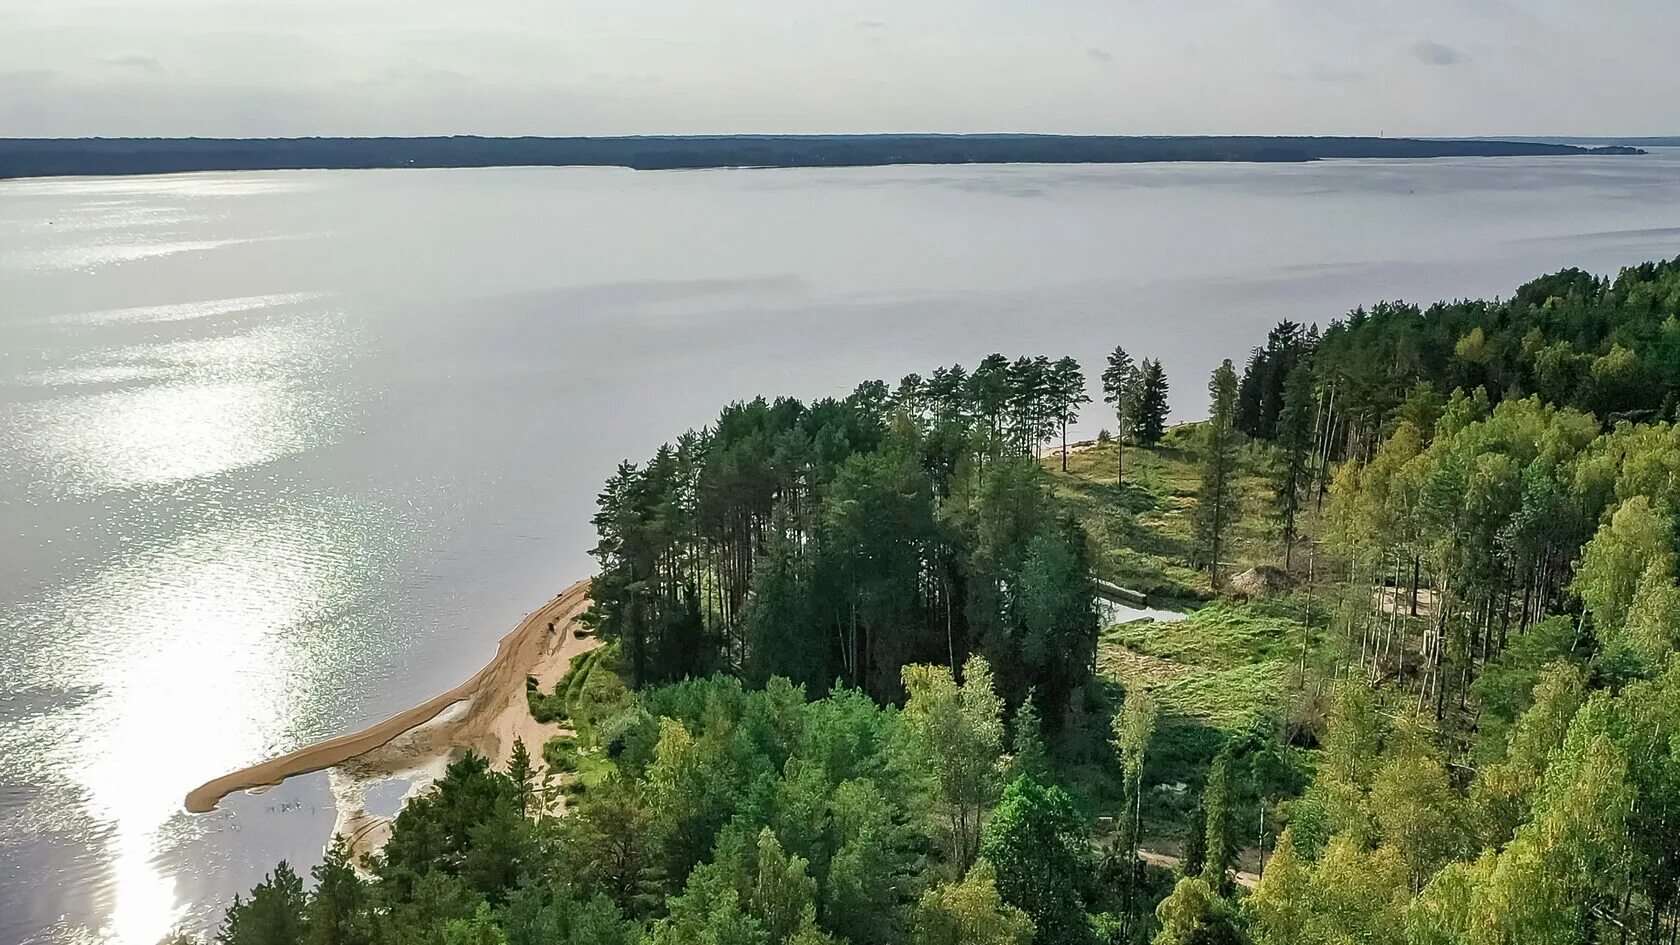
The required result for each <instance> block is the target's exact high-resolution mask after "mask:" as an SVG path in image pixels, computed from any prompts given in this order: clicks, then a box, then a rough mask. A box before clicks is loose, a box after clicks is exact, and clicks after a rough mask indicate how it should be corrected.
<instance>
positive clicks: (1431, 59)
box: [1412, 39, 1470, 66]
mask: <svg viewBox="0 0 1680 945" xmlns="http://www.w3.org/2000/svg"><path fill="white" fill-rule="evenodd" d="M1412 55H1413V56H1414V57H1415V58H1416V59H1417V60H1418V61H1419V62H1425V63H1428V64H1429V65H1432V66H1456V65H1459V64H1461V63H1465V62H1469V61H1470V57H1469V56H1466V55H1465V54H1463V53H1461V52H1459V51H1458V50H1456V49H1454V48H1452V47H1451V46H1443V45H1441V44H1440V43H1437V42H1435V41H1434V40H1432V39H1420V40H1418V41H1417V42H1416V43H1414V44H1413V45H1412Z"/></svg>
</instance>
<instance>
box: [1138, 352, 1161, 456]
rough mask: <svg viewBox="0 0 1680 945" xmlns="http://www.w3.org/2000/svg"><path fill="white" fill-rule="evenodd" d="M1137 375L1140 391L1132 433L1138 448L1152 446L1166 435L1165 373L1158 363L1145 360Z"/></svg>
mask: <svg viewBox="0 0 1680 945" xmlns="http://www.w3.org/2000/svg"><path fill="white" fill-rule="evenodd" d="M1138 374H1139V385H1140V388H1141V390H1140V393H1139V395H1138V409H1137V425H1136V426H1135V427H1133V431H1134V432H1135V434H1136V436H1137V442H1138V445H1139V446H1154V445H1155V444H1156V443H1159V442H1161V437H1163V436H1166V434H1167V372H1166V370H1165V369H1163V368H1162V367H1161V362H1160V361H1158V360H1150V359H1148V358H1145V359H1144V360H1143V366H1142V367H1141V368H1139V369H1138Z"/></svg>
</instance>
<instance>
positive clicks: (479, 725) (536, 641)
mask: <svg viewBox="0 0 1680 945" xmlns="http://www.w3.org/2000/svg"><path fill="white" fill-rule="evenodd" d="M588 607H589V581H588V580H583V581H578V582H577V583H576V584H573V585H572V586H571V587H568V588H566V589H565V590H564V591H562V592H561V593H560V594H559V595H558V596H556V597H555V598H554V599H553V600H550V601H549V602H548V603H546V604H544V605H543V606H542V607H539V608H538V609H536V610H534V611H532V612H531V613H530V614H528V615H526V617H525V619H524V620H522V621H520V623H519V626H517V627H515V628H514V629H513V632H511V633H509V634H508V635H507V636H505V637H503V638H502V641H501V643H500V645H498V646H497V648H496V655H495V657H494V658H492V659H491V660H490V662H489V664H488V665H486V666H485V667H484V668H483V669H481V670H479V671H478V672H477V673H476V674H474V676H473V677H472V678H471V679H469V680H467V681H466V682H464V683H462V684H461V685H459V686H457V687H455V688H454V689H451V690H449V691H448V692H446V693H443V694H442V695H440V696H438V697H437V698H435V699H431V700H428V701H427V702H425V703H423V704H421V705H417V706H415V707H414V708H412V709H409V710H407V711H405V712H400V713H398V714H396V715H394V716H392V717H391V718H388V719H386V720H385V721H383V722H380V723H378V724H376V725H373V726H370V727H368V728H365V729H362V730H361V731H359V732H352V733H350V734H348V735H340V736H338V737H337V738H330V739H328V740H326V741H324V742H320V743H318V744H315V745H310V746H308V747H307V748H301V749H299V750H297V751H294V752H290V753H288V754H284V755H281V756H279V757H278V758H271V759H269V760H268V761H264V762H260V763H258V764H255V765H252V766H251V767H249V768H243V769H241V770H239V771H235V772H233V773H231V774H226V775H223V776H222V777H219V778H216V779H215V780H213V781H209V782H207V783H205V784H203V785H200V786H199V787H197V788H194V789H193V790H192V792H191V793H189V794H188V795H187V799H186V808H187V810H188V811H190V812H192V813H195V814H203V813H208V812H209V811H213V810H215V809H216V805H217V804H218V803H219V802H220V801H221V799H222V798H224V797H226V796H228V795H229V794H232V793H233V792H235V791H251V790H258V789H262V788H267V787H272V786H274V785H276V784H279V783H280V782H282V781H284V780H286V779H287V778H291V777H296V776H298V775H300V774H310V773H312V772H316V771H324V770H326V769H328V768H338V767H343V768H345V769H346V772H347V773H349V774H351V775H352V776H354V777H356V778H359V779H372V778H377V777H381V776H386V777H388V776H391V775H395V774H398V773H401V772H404V771H413V770H418V769H422V768H425V767H427V766H428V765H429V764H432V763H435V762H437V761H439V760H445V759H447V758H449V757H451V756H453V755H455V754H459V753H461V752H465V751H475V752H478V753H480V754H483V755H485V756H487V757H489V758H490V759H492V760H493V761H495V762H497V763H502V762H505V761H506V759H507V755H508V753H509V752H510V751H511V750H512V748H513V742H514V740H515V739H516V738H518V739H522V740H524V742H525V743H526V745H527V747H528V748H529V749H530V750H531V752H532V754H536V753H537V752H538V751H539V750H540V749H541V747H542V743H543V741H544V740H546V739H547V738H548V736H550V735H552V734H555V733H557V732H558V731H559V728H558V727H557V726H553V725H543V724H541V723H539V722H537V720H536V719H534V718H532V717H531V712H530V709H529V707H528V705H527V702H526V696H525V680H526V678H527V677H529V676H535V677H536V678H537V681H538V683H539V684H541V685H543V686H545V687H546V686H551V685H553V684H554V682H555V681H556V680H558V679H559V678H560V676H562V675H563V674H564V673H565V671H566V666H567V664H568V663H570V662H571V660H572V658H573V657H575V656H577V655H578V654H580V653H583V652H585V651H587V650H589V649H592V648H593V647H594V646H595V645H596V644H597V641H596V640H594V639H593V638H590V637H584V636H580V635H579V634H578V632H577V631H578V628H579V623H578V621H579V618H581V617H582V616H583V612H584V611H585V610H587V609H588ZM452 706H458V708H456V709H455V710H454V711H451V712H448V713H447V714H445V710H447V709H450V707H452Z"/></svg>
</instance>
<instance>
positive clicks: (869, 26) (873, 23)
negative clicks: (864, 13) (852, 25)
mask: <svg viewBox="0 0 1680 945" xmlns="http://www.w3.org/2000/svg"><path fill="white" fill-rule="evenodd" d="M857 28H858V29H860V30H884V29H886V28H887V24H885V23H883V22H881V21H880V20H858V21H857Z"/></svg>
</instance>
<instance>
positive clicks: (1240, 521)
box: [216, 260, 1680, 945]
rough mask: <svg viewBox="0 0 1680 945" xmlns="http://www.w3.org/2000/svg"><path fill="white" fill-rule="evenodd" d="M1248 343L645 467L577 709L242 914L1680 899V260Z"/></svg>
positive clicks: (1228, 929) (481, 926)
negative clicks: (1181, 364)
mask: <svg viewBox="0 0 1680 945" xmlns="http://www.w3.org/2000/svg"><path fill="white" fill-rule="evenodd" d="M1243 365H1244V366H1243V367H1242V369H1240V370H1239V369H1238V367H1237V363H1236V362H1234V361H1230V360H1228V361H1225V362H1224V363H1222V364H1221V365H1219V367H1218V368H1217V369H1216V370H1215V371H1214V372H1213V374H1212V376H1211V377H1210V378H1209V380H1208V382H1207V390H1208V405H1209V409H1208V416H1207V417H1206V419H1204V420H1201V421H1198V422H1196V423H1193V424H1184V425H1179V426H1174V427H1169V426H1168V425H1167V423H1166V410H1165V403H1166V398H1165V391H1166V384H1167V379H1166V377H1165V373H1164V371H1162V369H1161V367H1160V364H1159V362H1157V361H1152V360H1148V359H1145V360H1144V361H1142V362H1140V363H1134V362H1133V359H1132V357H1131V356H1130V355H1129V354H1128V353H1127V352H1126V351H1125V350H1124V349H1123V348H1116V349H1114V351H1113V353H1112V354H1111V355H1110V356H1109V358H1108V360H1107V362H1106V364H1105V365H1104V369H1103V370H1102V371H1101V376H1100V379H1099V380H1098V383H1097V384H1096V385H1094V387H1095V389H1093V390H1090V391H1089V392H1088V391H1087V384H1086V381H1085V378H1084V374H1083V370H1082V368H1081V365H1079V364H1078V363H1077V362H1076V361H1074V360H1073V359H1071V358H1063V359H1060V360H1052V359H1050V358H1047V357H1020V358H1015V359H1010V358H1007V357H1004V356H1001V355H994V356H992V357H990V358H987V359H986V360H984V361H982V362H981V363H979V364H978V365H976V366H974V367H973V368H972V369H964V368H962V367H960V366H953V367H946V368H939V369H937V370H934V371H932V372H931V373H930V374H929V375H927V376H926V377H921V376H917V375H912V376H910V377H906V378H904V379H903V380H902V381H901V382H899V383H898V384H897V385H896V386H889V385H888V384H885V383H882V382H870V383H866V384H863V385H861V386H859V387H858V388H857V389H856V391H854V392H853V393H852V394H851V395H849V396H848V397H846V398H844V399H833V400H821V401H817V402H815V403H811V404H802V403H799V402H797V401H793V400H787V399H780V400H775V401H767V400H755V401H751V402H747V403H741V404H734V405H731V406H729V407H727V408H726V409H725V410H724V411H723V413H722V414H721V415H720V417H719V418H718V420H717V422H716V423H714V424H712V425H710V426H708V427H707V428H705V429H703V430H699V431H694V432H691V433H688V434H685V435H684V436H682V437H680V438H678V439H677V440H676V441H675V442H674V443H673V444H672V445H670V446H667V447H663V448H661V449H660V450H659V451H658V452H656V453H655V455H654V456H653V457H652V458H650V459H648V460H647V461H645V462H644V463H640V464H632V463H625V464H623V465H621V466H620V467H619V469H618V471H617V472H616V473H615V475H614V476H613V477H612V479H611V480H610V481H609V482H608V483H607V484H606V486H605V487H604V489H603V491H602V493H601V496H600V500H599V512H598V515H597V518H596V526H597V530H598V532H599V536H600V540H599V544H598V546H597V548H596V550H595V556H596V558H597V561H598V563H599V566H600V576H599V578H598V579H597V582H596V585H595V593H594V599H595V606H594V608H593V610H592V612H591V615H590V617H589V620H588V623H589V627H590V632H592V633H594V634H596V635H598V636H599V637H600V638H601V639H602V640H603V641H604V642H605V645H604V646H602V647H601V648H599V649H597V650H595V651H592V652H591V653H589V654H588V655H587V656H586V657H584V658H580V659H579V660H577V661H575V662H574V665H573V666H572V668H571V670H570V671H569V672H568V675H567V678H566V679H564V680H562V681H561V682H560V684H559V685H558V686H556V687H555V688H554V690H553V691H552V692H544V691H537V690H536V689H535V688H533V690H532V692H531V705H532V710H533V712H534V713H536V714H538V716H539V718H551V719H557V720H562V721H564V723H565V724H566V726H567V729H566V734H563V735H561V736H558V737H556V738H554V739H553V740H551V741H550V742H549V743H548V744H546V745H543V746H530V747H531V749H532V750H531V751H527V750H526V748H525V746H520V747H519V749H518V750H517V751H516V752H515V756H514V759H513V761H512V763H511V764H509V765H508V766H507V767H506V768H505V769H504V770H492V769H491V767H490V766H489V765H488V764H487V763H486V762H485V761H484V760H483V759H480V758H476V757H472V756H467V757H464V758H462V759H460V760H458V761H456V762H455V763H454V764H453V765H452V766H451V767H450V769H449V772H448V774H447V776H446V777H445V778H443V779H442V780H440V781H439V782H438V784H437V785H436V787H435V789H434V790H432V791H431V792H430V793H428V794H426V795H424V796H422V797H420V798H418V799H416V800H415V801H412V802H411V803H410V804H409V805H408V806H407V807H406V808H405V809H404V810H403V811H402V812H401V813H400V814H399V815H398V817H397V818H396V822H395V825H394V829H393V834H392V839H391V841H390V842H389V843H388V844H387V845H386V846H385V848H384V849H383V850H382V851H380V852H379V853H377V854H374V855H373V856H371V857H369V858H368V859H367V860H366V861H364V862H354V860H353V857H352V856H351V854H350V851H349V849H348V847H347V846H346V845H344V844H343V843H342V842H340V843H337V844H335V845H334V847H333V849H332V850H331V851H330V853H329V855H328V856H327V857H326V859H325V861H324V862H323V863H321V864H320V865H319V866H317V867H316V868H315V869H314V870H313V871H312V876H311V881H310V882H306V881H305V880H304V878H302V877H300V876H299V875H297V874H296V873H295V872H294V871H293V870H291V869H290V868H289V867H287V866H286V865H285V864H282V865H281V866H280V867H278V868H277V869H276V870H275V872H274V873H273V874H271V876H270V877H269V878H268V879H267V880H266V881H265V882H264V883H263V884H262V885H260V886H258V887H257V888H256V889H254V890H253V891H252V893H251V894H250V896H249V897H241V898H239V899H238V900H237V901H236V902H235V903H234V904H233V905H232V907H231V908H230V909H229V911H228V914H227V918H226V919H225V921H224V923H223V925H222V927H221V929H220V931H219V932H218V933H217V935H216V939H217V941H219V942H224V943H229V945H256V943H302V942H310V943H384V942H404V943H406V942H416V943H419V942H427V943H440V945H467V943H474V945H476V943H484V945H499V943H508V945H524V943H585V942H589V943H596V942H604V943H618V942H622V943H679V942H680V943H690V942H697V943H699V942H704V943H719V945H722V943H752V945H781V943H800V945H813V943H822V942H835V943H838V942H849V943H858V945H861V943H900V942H904V943H925V945H932V943H940V945H943V943H953V945H954V943H959V942H960V943H969V942H974V943H1014V945H1026V943H1040V945H1060V943H1081V945H1096V943H1145V942H1153V943H1157V945H1187V943H1243V942H1252V943H1255V945H1295V943H1301V945H1305V943H1319V942H1348V943H1352V942H1359V943H1394V945H1414V943H1415V945H1437V943H1438V945H1495V943H1499V945H1505V943H1510V945H1517V943H1523V945H1527V943H1557V945H1575V943H1583V945H1584V943H1594V942H1612V941H1614V942H1617V943H1630V942H1631V943H1652V945H1655V943H1659V942H1673V941H1675V940H1677V937H1680V831H1677V829H1676V827H1677V826H1680V659H1676V655H1675V647H1676V643H1677V641H1680V537H1677V534H1676V526H1677V522H1676V514H1677V512H1680V427H1676V426H1675V420H1676V417H1675V413H1676V409H1677V402H1680V260H1676V261H1673V262H1664V263H1655V264H1644V265H1639V266H1633V267H1630V268H1627V269H1624V270H1623V271H1622V272H1621V273H1620V274H1618V275H1617V276H1616V277H1615V278H1612V279H1605V278H1600V277H1596V276H1593V275H1590V274H1587V273H1582V272H1579V271H1575V270H1570V271H1565V272H1562V273H1558V274H1555V275H1551V276H1546V277H1543V278H1540V279H1537V280H1535V281H1534V282H1531V283H1529V284H1527V285H1525V286H1522V287H1520V288H1519V289H1518V290H1517V291H1516V293H1515V294H1514V295H1512V296H1511V297H1510V298H1509V299H1501V300H1494V301H1476V302H1465V301H1460V302H1453V303H1441V304H1437V305H1433V306H1430V307H1428V308H1419V307H1416V306H1409V305H1404V304H1399V303H1383V304H1379V305H1376V306H1373V307H1371V308H1370V309H1360V310H1356V311H1354V312H1352V313H1350V314H1348V315H1347V316H1345V317H1343V318H1339V319H1336V320H1334V321H1330V322H1329V323H1328V324H1327V326H1326V327H1325V328H1324V329H1323V330H1322V331H1320V330H1319V329H1318V328H1317V327H1315V326H1311V325H1310V324H1309V325H1307V326H1306V327H1303V325H1302V324H1297V323H1295V322H1293V321H1286V322H1283V323H1281V324H1279V325H1277V326H1276V327H1275V328H1274V329H1273V330H1272V331H1271V332H1270V333H1269V334H1268V335H1267V336H1266V338H1265V340H1264V342H1263V344H1261V345H1259V346H1257V347H1256V348H1254V349H1253V350H1252V351H1251V352H1250V353H1249V355H1248V357H1247V359H1246V361H1245V362H1243ZM1093 395H1098V396H1093ZM1098 399H1100V401H1101V405H1100V406H1098V404H1097V401H1098ZM1081 415H1084V416H1086V417H1090V416H1093V415H1094V416H1098V417H1100V418H1101V422H1102V423H1103V424H1104V425H1105V426H1106V427H1107V428H1106V429H1104V430H1103V432H1102V433H1101V434H1100V435H1099V436H1098V437H1097V438H1096V439H1095V440H1094V441H1090V442H1084V443H1077V444H1070V443H1068V442H1067V431H1068V429H1069V428H1070V427H1072V426H1073V425H1074V424H1075V423H1076V422H1077V421H1078V419H1079V417H1080V416H1081ZM1116 588H1118V589H1119V590H1121V591H1125V592H1126V594H1127V595H1130V594H1131V593H1133V592H1141V594H1143V595H1144V596H1147V598H1148V601H1149V603H1150V604H1151V605H1153V606H1157V607H1166V608H1169V610H1167V611H1145V612H1137V613H1133V614H1128V613H1127V612H1125V611H1116V610H1115V609H1114V608H1113V607H1112V606H1111V604H1110V601H1112V599H1113V596H1114V595H1113V593H1112V592H1113V591H1114V590H1115V589H1116ZM1170 611H1177V613H1172V612H1170ZM1134 618H1135V619H1134Z"/></svg>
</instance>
